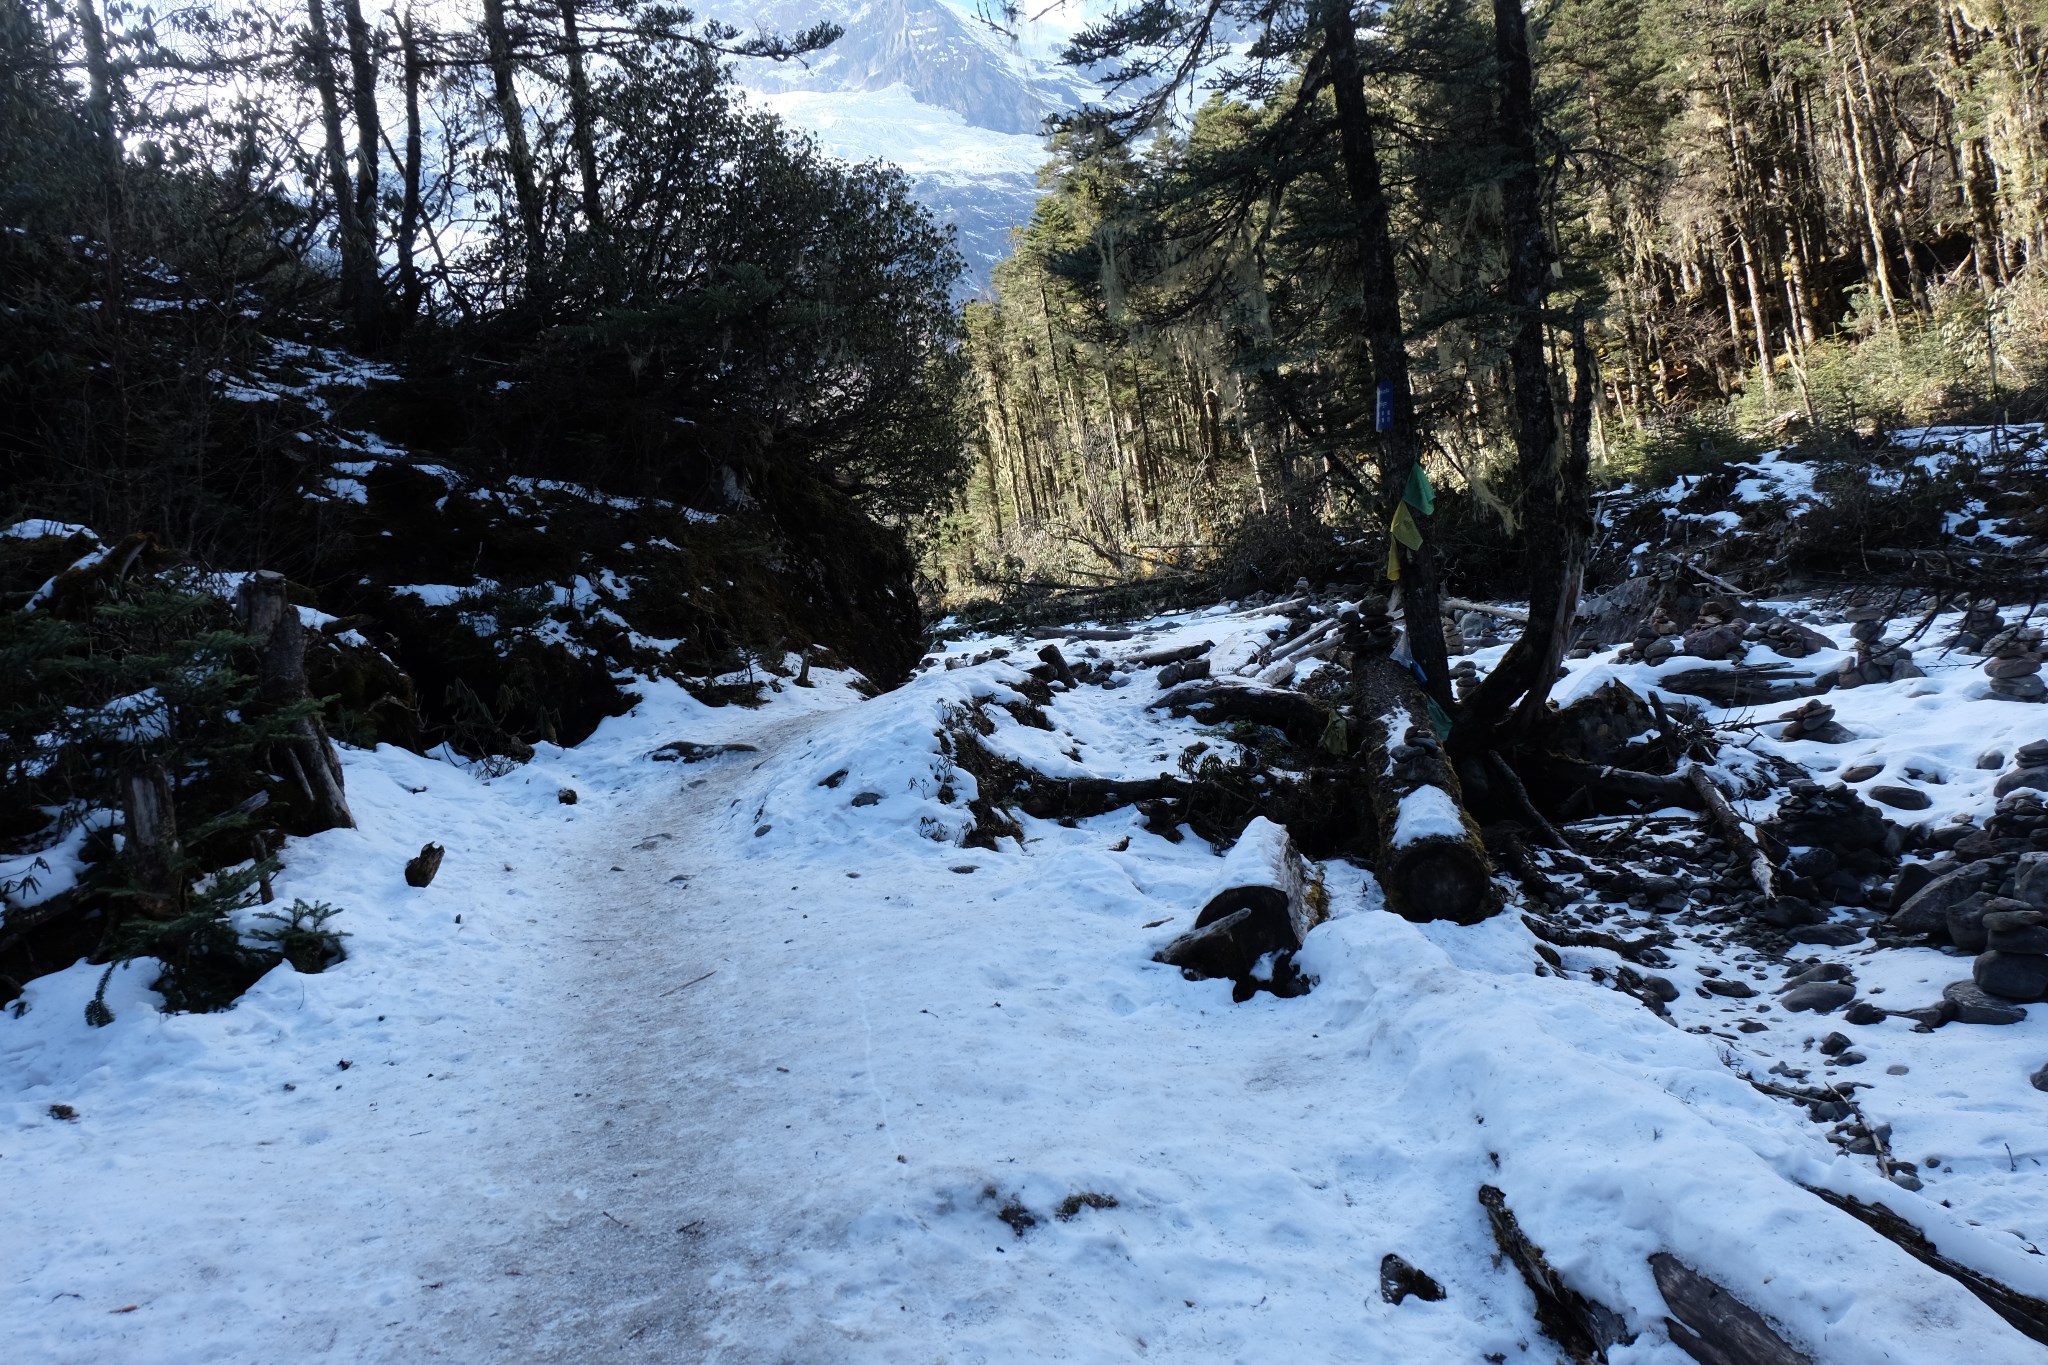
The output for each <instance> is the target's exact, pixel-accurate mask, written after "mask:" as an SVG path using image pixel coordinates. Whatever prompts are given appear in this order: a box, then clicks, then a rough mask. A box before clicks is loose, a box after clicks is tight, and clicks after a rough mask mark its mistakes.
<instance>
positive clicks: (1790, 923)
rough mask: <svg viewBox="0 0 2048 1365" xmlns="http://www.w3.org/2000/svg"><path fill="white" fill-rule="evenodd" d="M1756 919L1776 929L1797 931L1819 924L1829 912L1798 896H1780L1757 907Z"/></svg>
mask: <svg viewBox="0 0 2048 1365" xmlns="http://www.w3.org/2000/svg"><path fill="white" fill-rule="evenodd" d="M1756 917H1757V918H1758V919H1759V920H1761V921H1763V922H1764V923H1765V924H1768V925H1770V926H1772V927H1773V928H1776V929H1796V928H1799V927H1801V926H1802V925H1808V924H1819V923H1820V922H1821V921H1822V920H1824V919H1826V918H1827V912H1826V911H1824V910H1822V909H1821V908H1820V907H1819V906H1817V905H1815V904H1814V903H1813V902H1811V901H1808V900H1802V899H1801V898H1800V897H1798V896H1779V897H1777V898H1776V899H1775V900H1768V901H1765V902H1764V903H1763V904H1762V905H1759V906H1757V908H1756Z"/></svg>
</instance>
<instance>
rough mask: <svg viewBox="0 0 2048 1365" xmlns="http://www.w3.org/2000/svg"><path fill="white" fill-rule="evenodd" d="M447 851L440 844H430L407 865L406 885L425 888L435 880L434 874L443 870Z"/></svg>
mask: <svg viewBox="0 0 2048 1365" xmlns="http://www.w3.org/2000/svg"><path fill="white" fill-rule="evenodd" d="M447 851H448V850H447V849H444V848H442V847H441V846H440V845H439V844H428V845H426V846H425V847H424V848H422V849H421V850H420V851H419V853H418V854H417V855H416V856H415V857H413V858H411V859H409V860H408V861H407V862H406V865H405V884H406V885H407V886H418V887H425V886H427V885H429V884H431V883H432V882H433V880H434V874H435V873H436V872H439V871H440V870H441V858H442V856H443V855H444V854H446V853H447Z"/></svg>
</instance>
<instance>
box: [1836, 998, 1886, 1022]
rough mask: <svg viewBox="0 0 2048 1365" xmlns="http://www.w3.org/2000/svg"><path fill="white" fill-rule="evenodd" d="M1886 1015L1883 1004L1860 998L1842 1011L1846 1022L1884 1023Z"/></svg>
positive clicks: (1843, 1019) (1843, 1020)
mask: <svg viewBox="0 0 2048 1365" xmlns="http://www.w3.org/2000/svg"><path fill="white" fill-rule="evenodd" d="M1885 1018H1886V1015H1885V1011H1884V1008H1883V1006H1881V1005H1873V1004H1871V1003H1870V1002H1869V1001H1868V1000H1858V1001H1857V1002H1856V1003H1855V1004H1853V1005H1851V1006H1849V1008H1847V1009H1845V1010H1843V1011H1842V1022H1843V1023H1845V1024H1882V1023H1883V1022H1884V1021H1885Z"/></svg>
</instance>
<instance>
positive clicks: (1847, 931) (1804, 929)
mask: <svg viewBox="0 0 2048 1365" xmlns="http://www.w3.org/2000/svg"><path fill="white" fill-rule="evenodd" d="M1786 937H1788V938H1790V939H1791V940H1792V941H1793V942H1794V943H1814V944H1819V945H1821V946H1823V947H1828V948H1846V947H1848V946H1849V945H1850V944H1852V943H1861V942H1862V941H1863V931H1862V930H1861V929H1858V928H1857V927H1856V926H1855V925H1853V924H1807V925H1802V926H1801V927H1799V928H1797V929H1794V930H1793V931H1792V932H1791V933H1790V934H1788V935H1787V936H1786Z"/></svg>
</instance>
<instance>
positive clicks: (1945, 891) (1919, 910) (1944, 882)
mask: <svg viewBox="0 0 2048 1365" xmlns="http://www.w3.org/2000/svg"><path fill="white" fill-rule="evenodd" d="M1998 871H1999V869H1998V868H1997V867H1996V866H1995V865H1993V864H1988V863H1968V864H1965V865H1964V866H1962V867H1959V868H1957V869H1955V870H1954V871H1953V872H1948V873H1944V874H1943V875H1942V876H1939V877H1936V878H1935V879H1934V880H1933V881H1931V882H1929V883H1927V885H1925V886H1923V887H1921V888H1920V889H1919V890H1918V891H1916V892H1914V893H1913V894H1912V895H1911V896H1908V897H1907V898H1906V901H1905V903H1904V904H1903V905H1901V906H1900V907H1899V908H1898V909H1896V910H1894V911H1892V913H1891V918H1890V919H1889V920H1887V921H1886V923H1887V925H1888V926H1889V927H1890V928H1891V929H1893V930H1894V931H1896V932H1898V933H1903V934H1933V933H1945V932H1946V931H1947V926H1948V908H1949V907H1950V906H1951V905H1954V904H1956V903H1957V902H1958V901H1962V900H1965V899H1967V898H1968V897H1970V896H1973V895H1975V894H1977V893H1978V892H1979V891H1982V890H1983V889H1984V886H1985V884H1986V883H1987V882H1989V881H1990V880H1991V878H1992V877H1993V876H1994V875H1996V873H1997V872H1998ZM2043 890H2048V887H2044V888H2043Z"/></svg>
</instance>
